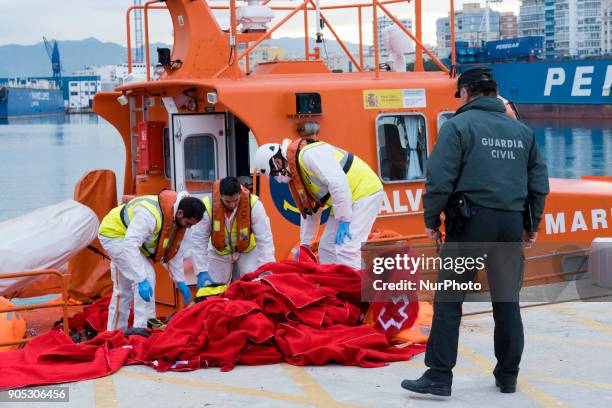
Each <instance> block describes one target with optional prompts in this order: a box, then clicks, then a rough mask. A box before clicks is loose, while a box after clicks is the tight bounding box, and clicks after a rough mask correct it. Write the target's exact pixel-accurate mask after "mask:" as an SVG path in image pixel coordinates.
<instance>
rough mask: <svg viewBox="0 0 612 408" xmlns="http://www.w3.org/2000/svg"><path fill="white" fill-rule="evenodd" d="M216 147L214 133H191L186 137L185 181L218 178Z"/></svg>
mask: <svg viewBox="0 0 612 408" xmlns="http://www.w3.org/2000/svg"><path fill="white" fill-rule="evenodd" d="M215 148H216V146H215V139H214V137H213V136H212V135H190V136H188V137H187V138H185V142H184V149H185V151H184V153H185V181H187V182H188V183H189V182H190V181H192V182H193V181H195V182H199V181H214V180H216V178H217V165H216V163H215V157H216V152H215Z"/></svg>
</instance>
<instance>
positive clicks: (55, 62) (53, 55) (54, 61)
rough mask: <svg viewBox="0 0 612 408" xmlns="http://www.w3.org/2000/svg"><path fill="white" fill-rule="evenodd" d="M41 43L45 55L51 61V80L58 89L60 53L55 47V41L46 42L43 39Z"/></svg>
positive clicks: (60, 73)
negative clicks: (43, 46) (43, 44)
mask: <svg viewBox="0 0 612 408" xmlns="http://www.w3.org/2000/svg"><path fill="white" fill-rule="evenodd" d="M43 41H44V42H45V48H46V50H47V55H48V56H49V59H50V60H51V69H52V70H53V80H54V81H55V84H56V85H57V87H58V88H61V87H62V64H61V61H60V52H59V47H58V46H57V41H56V40H47V38H46V37H43Z"/></svg>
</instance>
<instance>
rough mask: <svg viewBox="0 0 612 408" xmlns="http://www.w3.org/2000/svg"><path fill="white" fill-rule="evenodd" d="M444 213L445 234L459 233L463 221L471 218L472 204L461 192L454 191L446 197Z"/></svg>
mask: <svg viewBox="0 0 612 408" xmlns="http://www.w3.org/2000/svg"><path fill="white" fill-rule="evenodd" d="M444 215H445V220H444V224H445V227H446V234H447V235H457V234H460V233H461V231H463V227H464V225H465V223H466V222H467V221H469V220H470V219H471V218H472V205H471V204H470V201H469V200H468V199H467V197H466V196H465V195H464V194H463V193H454V194H452V195H451V196H450V198H449V199H448V203H447V205H446V208H445V209H444Z"/></svg>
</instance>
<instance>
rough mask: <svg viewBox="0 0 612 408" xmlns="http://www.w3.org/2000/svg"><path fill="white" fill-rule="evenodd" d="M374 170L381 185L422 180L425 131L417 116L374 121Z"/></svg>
mask: <svg viewBox="0 0 612 408" xmlns="http://www.w3.org/2000/svg"><path fill="white" fill-rule="evenodd" d="M376 135H377V136H376V138H377V142H378V160H379V162H378V170H379V175H380V178H381V180H382V181H383V182H384V183H393V182H402V181H420V180H423V179H424V178H425V163H426V161H427V127H426V124H425V118H424V117H423V116H422V115H420V114H393V115H382V116H379V117H378V120H377V123H376Z"/></svg>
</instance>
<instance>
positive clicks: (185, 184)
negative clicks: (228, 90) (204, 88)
mask: <svg viewBox="0 0 612 408" xmlns="http://www.w3.org/2000/svg"><path fill="white" fill-rule="evenodd" d="M171 124H172V128H171V135H172V138H171V139H172V142H171V143H170V146H171V147H170V152H171V155H172V158H173V163H172V185H173V187H174V189H175V190H176V191H182V190H187V191H189V192H191V193H203V192H209V191H211V190H212V185H213V182H214V181H215V180H217V179H219V178H223V177H226V176H227V154H226V151H227V132H226V120H225V114H224V113H197V114H191V113H190V114H179V113H176V114H172V120H171Z"/></svg>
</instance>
